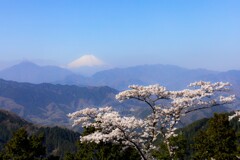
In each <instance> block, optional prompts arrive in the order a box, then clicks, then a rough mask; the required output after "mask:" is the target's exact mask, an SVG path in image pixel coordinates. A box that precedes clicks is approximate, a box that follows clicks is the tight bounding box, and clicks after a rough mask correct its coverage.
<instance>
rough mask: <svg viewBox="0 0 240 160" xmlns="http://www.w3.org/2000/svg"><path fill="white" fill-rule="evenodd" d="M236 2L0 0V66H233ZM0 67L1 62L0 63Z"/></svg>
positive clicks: (239, 52) (238, 36) (239, 22)
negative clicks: (95, 62)
mask: <svg viewBox="0 0 240 160" xmlns="http://www.w3.org/2000/svg"><path fill="white" fill-rule="evenodd" d="M239 8H240V1H239V0H225V1H223V0H118V1H114V0H28V1H27V0H0V63H2V66H3V65H5V64H7V63H10V62H16V61H19V60H20V61H21V60H32V61H38V62H41V63H43V62H45V63H46V64H58V65H67V64H69V63H70V62H72V61H74V60H76V59H78V58H79V57H81V56H84V55H86V54H91V55H94V56H95V57H97V58H98V59H100V60H101V61H103V62H104V64H107V65H109V66H113V67H125V66H133V65H139V64H157V63H159V64H173V65H178V66H182V67H186V68H207V69H212V70H229V69H240V62H239V60H240V9H239ZM0 67H1V65H0Z"/></svg>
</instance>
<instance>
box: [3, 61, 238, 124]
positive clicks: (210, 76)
mask: <svg viewBox="0 0 240 160" xmlns="http://www.w3.org/2000/svg"><path fill="white" fill-rule="evenodd" d="M0 78H2V79H0V108H2V109H6V110H9V111H12V112H15V113H17V114H18V115H20V116H21V117H24V118H25V119H27V120H30V121H32V122H34V123H38V124H44V125H65V126H68V125H69V119H68V118H67V116H66V115H67V114H68V113H71V112H74V111H76V110H79V109H81V108H85V107H89V106H97V107H101V106H106V105H110V106H113V107H115V109H116V110H118V111H120V112H121V113H123V114H135V115H137V116H144V112H145V111H146V110H145V108H142V106H141V104H140V105H139V103H138V102H126V103H119V102H118V101H116V99H115V95H116V94H117V93H118V92H119V91H121V90H124V89H126V88H127V86H128V85H131V84H139V85H149V84H156V83H159V84H161V85H164V86H166V87H167V88H168V89H170V90H175V89H183V88H186V87H187V85H188V84H189V83H191V82H194V81H199V80H205V81H212V82H215V81H224V82H230V83H232V84H233V86H232V91H231V92H233V93H234V94H236V96H237V100H236V102H235V103H234V106H233V109H236V108H237V109H239V104H240V103H239V95H240V71H237V70H231V71H227V72H215V71H209V70H204V69H194V70H190V69H185V68H181V67H177V66H172V65H143V66H135V67H129V68H115V69H110V70H105V71H101V72H97V73H95V74H94V75H93V76H91V77H84V76H82V75H77V74H74V73H72V72H71V71H69V70H67V69H64V68H60V67H56V66H38V65H36V64H33V63H30V62H23V63H20V64H18V65H15V66H12V67H10V68H8V69H5V70H2V71H0ZM10 80H11V81H10ZM14 81H17V82H14ZM20 82H21V83H20ZM26 82H27V83H26ZM110 87H111V88H110ZM113 88H115V89H113ZM220 110H221V111H227V110H228V111H229V108H228V107H227V108H221V109H219V110H218V109H217V108H216V109H213V110H207V111H201V112H199V113H197V116H196V115H190V116H189V117H188V118H189V119H191V121H193V120H196V119H199V118H202V117H205V116H210V115H211V113H212V112H213V111H214V112H215V111H220Z"/></svg>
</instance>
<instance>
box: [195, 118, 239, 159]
mask: <svg viewBox="0 0 240 160" xmlns="http://www.w3.org/2000/svg"><path fill="white" fill-rule="evenodd" d="M194 150H195V152H194V158H195V159H211V158H213V159H216V160H228V159H229V160H230V159H231V160H234V159H237V158H236V151H237V147H236V135H235V132H234V130H233V129H232V128H231V126H230V124H229V121H228V115H227V114H214V117H213V118H212V119H210V120H209V123H208V127H207V129H206V130H205V131H200V132H199V134H198V135H197V136H196V137H195V144H194Z"/></svg>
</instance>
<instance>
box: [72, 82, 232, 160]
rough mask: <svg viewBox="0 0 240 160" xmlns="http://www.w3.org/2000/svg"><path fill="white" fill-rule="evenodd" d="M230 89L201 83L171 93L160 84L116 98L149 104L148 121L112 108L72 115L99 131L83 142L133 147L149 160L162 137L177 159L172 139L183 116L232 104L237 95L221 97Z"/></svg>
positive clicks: (133, 88) (75, 121)
mask: <svg viewBox="0 0 240 160" xmlns="http://www.w3.org/2000/svg"><path fill="white" fill-rule="evenodd" d="M229 86H230V84H229V83H223V82H217V83H210V82H204V81H199V82H195V83H191V84H190V85H189V87H190V89H184V90H180V91H169V90H167V89H166V88H165V87H163V86H160V85H158V84H157V85H149V86H138V85H131V86H129V88H130V90H126V91H123V92H120V93H119V94H118V95H116V99H117V100H119V101H120V102H122V101H124V100H127V99H136V100H139V101H142V102H144V103H146V105H147V106H148V107H150V109H151V111H152V112H151V114H149V115H148V116H147V117H146V118H144V119H139V118H136V117H134V116H131V117H127V116H121V115H120V114H119V113H118V112H116V111H114V110H113V108H112V107H110V106H107V107H103V108H85V109H82V110H80V111H77V112H74V113H71V114H69V115H68V116H69V117H70V118H71V119H72V120H73V126H75V125H81V126H82V127H94V128H95V129H96V131H95V132H94V133H92V134H89V135H86V136H82V137H80V141H81V142H96V143H99V142H112V143H116V144H122V145H124V146H126V147H127V146H132V147H134V148H136V150H137V151H138V152H139V154H140V155H141V157H142V159H144V160H148V159H154V158H153V157H152V155H151V153H152V151H153V150H156V149H158V147H157V146H155V145H154V142H155V141H156V140H157V138H158V137H159V136H161V137H162V138H163V140H164V143H165V144H166V145H167V147H168V151H169V154H170V156H173V154H174V148H176V146H171V145H170V141H169V140H170V138H171V137H172V136H177V134H176V133H175V130H176V125H177V124H178V122H179V121H180V119H181V117H183V116H185V115H186V114H188V113H190V112H194V111H197V110H201V109H206V108H210V107H213V106H217V105H223V104H227V103H230V102H232V101H233V100H234V99H235V96H234V95H227V96H226V94H225V95H224V96H223V95H221V93H223V92H226V91H228V90H229ZM123 149H124V148H123Z"/></svg>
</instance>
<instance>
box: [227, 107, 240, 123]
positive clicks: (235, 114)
mask: <svg viewBox="0 0 240 160" xmlns="http://www.w3.org/2000/svg"><path fill="white" fill-rule="evenodd" d="M235 117H237V118H239V120H238V121H239V122H240V110H238V111H235V113H234V114H233V115H231V116H229V117H228V120H229V121H231V120H232V119H233V118H235Z"/></svg>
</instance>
